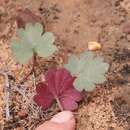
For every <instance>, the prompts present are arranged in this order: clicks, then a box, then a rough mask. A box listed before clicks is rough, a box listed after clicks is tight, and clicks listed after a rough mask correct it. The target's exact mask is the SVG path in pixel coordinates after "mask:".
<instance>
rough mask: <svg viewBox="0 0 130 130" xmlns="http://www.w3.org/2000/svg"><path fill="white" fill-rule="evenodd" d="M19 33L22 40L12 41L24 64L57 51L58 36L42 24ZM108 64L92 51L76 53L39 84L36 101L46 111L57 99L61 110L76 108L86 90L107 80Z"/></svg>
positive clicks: (15, 52)
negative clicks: (35, 56)
mask: <svg viewBox="0 0 130 130" xmlns="http://www.w3.org/2000/svg"><path fill="white" fill-rule="evenodd" d="M17 35H18V38H19V39H15V40H13V41H12V51H13V54H14V56H15V58H16V59H17V61H18V62H19V63H21V64H25V63H27V61H29V60H30V58H31V57H32V56H34V55H38V56H40V57H43V58H46V57H48V56H50V55H52V54H53V53H54V52H55V51H56V50H57V48H56V46H55V45H54V44H53V43H54V35H53V34H52V33H50V32H44V30H43V27H42V25H41V24H39V23H36V24H31V23H28V24H26V26H25V29H23V28H20V29H18V31H17ZM108 67H109V65H108V64H107V63H104V61H103V58H101V57H99V56H98V57H96V56H95V55H94V54H93V53H92V52H90V51H87V52H84V53H82V54H80V55H79V56H76V55H72V56H70V57H69V60H68V63H67V64H65V65H64V66H63V67H62V68H59V69H50V70H48V72H46V74H45V81H44V82H42V81H41V82H39V83H37V85H36V95H35V96H34V101H35V102H36V103H37V105H38V106H40V107H42V109H43V110H46V109H48V108H49V107H51V105H52V104H53V102H54V101H56V102H57V104H58V106H59V108H60V109H61V110H75V109H77V107H78V104H77V103H78V102H79V101H81V100H82V95H81V92H82V90H87V91H91V90H93V89H94V88H95V84H100V83H103V82H104V81H105V80H106V79H105V73H106V72H107V70H108Z"/></svg>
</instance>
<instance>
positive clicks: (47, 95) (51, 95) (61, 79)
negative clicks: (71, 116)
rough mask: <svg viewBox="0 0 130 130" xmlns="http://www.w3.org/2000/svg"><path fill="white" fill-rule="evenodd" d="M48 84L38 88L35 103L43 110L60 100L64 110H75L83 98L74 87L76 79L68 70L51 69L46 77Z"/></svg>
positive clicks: (44, 83) (39, 85)
mask: <svg viewBox="0 0 130 130" xmlns="http://www.w3.org/2000/svg"><path fill="white" fill-rule="evenodd" d="M45 79H46V82H40V83H39V84H38V85H37V86H36V91H37V94H36V95H35V96H34V101H35V102H36V103H37V104H38V105H39V106H41V107H42V108H43V109H47V108H49V107H50V106H51V105H52V103H53V101H54V100H57V99H58V100H59V102H60V104H61V106H62V107H63V109H64V110H74V109H76V108H77V107H78V104H77V102H79V101H80V100H81V99H82V97H81V93H80V92H79V91H77V90H76V89H75V88H74V86H73V81H74V80H75V78H74V77H72V76H71V74H70V73H69V72H68V71H67V70H66V69H51V70H49V71H48V72H47V74H46V76H45Z"/></svg>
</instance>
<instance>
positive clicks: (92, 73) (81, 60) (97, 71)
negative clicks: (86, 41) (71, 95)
mask: <svg viewBox="0 0 130 130" xmlns="http://www.w3.org/2000/svg"><path fill="white" fill-rule="evenodd" d="M64 67H65V68H66V69H67V70H69V71H70V72H71V74H72V75H73V76H76V80H75V82H74V85H75V87H76V88H77V89H78V90H80V91H82V90H83V89H85V90H87V91H91V90H93V89H94V87H95V84H100V83H103V82H104V81H105V80H106V78H105V73H106V72H107V70H108V68H109V65H108V64H107V63H104V62H103V58H102V57H95V56H94V54H93V53H92V52H84V53H82V54H81V55H80V56H79V57H76V56H75V55H72V56H71V57H70V58H69V61H68V64H65V65H64Z"/></svg>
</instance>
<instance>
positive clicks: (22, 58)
mask: <svg viewBox="0 0 130 130" xmlns="http://www.w3.org/2000/svg"><path fill="white" fill-rule="evenodd" d="M43 31H44V30H43V26H42V25H41V24H39V23H36V24H31V23H28V24H26V26H25V29H23V28H20V29H18V30H17V35H18V38H19V39H15V40H13V41H12V44H11V48H12V51H13V54H14V56H15V58H16V60H17V61H18V62H19V63H21V64H25V63H27V62H28V61H29V59H30V58H31V57H32V56H34V55H35V54H37V55H38V56H40V57H44V58H46V57H48V56H50V55H52V54H53V53H54V52H55V51H56V50H57V48H56V46H55V45H53V43H54V41H55V38H54V35H53V34H52V33H51V32H45V33H43Z"/></svg>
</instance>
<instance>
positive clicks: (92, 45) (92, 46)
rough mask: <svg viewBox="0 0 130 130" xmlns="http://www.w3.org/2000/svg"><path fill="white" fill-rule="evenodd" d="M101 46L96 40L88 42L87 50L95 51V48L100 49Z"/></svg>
mask: <svg viewBox="0 0 130 130" xmlns="http://www.w3.org/2000/svg"><path fill="white" fill-rule="evenodd" d="M101 48H102V47H101V44H100V43H98V42H94V41H93V42H88V50H89V51H96V50H100V49H101Z"/></svg>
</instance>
